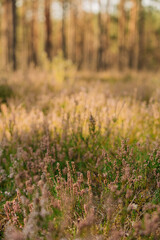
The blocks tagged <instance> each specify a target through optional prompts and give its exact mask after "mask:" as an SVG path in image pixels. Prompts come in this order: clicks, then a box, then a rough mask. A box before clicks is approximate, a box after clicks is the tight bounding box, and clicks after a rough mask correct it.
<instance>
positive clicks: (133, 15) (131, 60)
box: [128, 0, 138, 69]
mask: <svg viewBox="0 0 160 240" xmlns="http://www.w3.org/2000/svg"><path fill="white" fill-rule="evenodd" d="M137 24H138V4H137V0H132V8H131V11H130V20H129V37H128V67H129V68H134V69H136V68H137V61H138V56H137V55H138V44H137V43H138V41H137V39H138V31H137Z"/></svg>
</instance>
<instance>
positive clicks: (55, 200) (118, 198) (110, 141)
mask: <svg viewBox="0 0 160 240" xmlns="http://www.w3.org/2000/svg"><path fill="white" fill-rule="evenodd" d="M67 69H68V70H67ZM0 96H1V104H0V239H5V240H40V239H41V240H42V239H43V240H53V239H55V240H56V239H57V240H60V239H61V240H62V239H63V240H69V239H74V240H76V239H77V240H84V239H85V240H92V239H93V240H94V239H95V240H103V239H109V240H119V239H123V240H131V239H132V240H141V239H146V240H147V239H148V240H149V239H150V240H151V239H152V240H158V239H160V75H159V73H155V74H154V73H151V74H150V73H148V72H142V73H139V74H138V73H134V72H133V73H128V72H126V73H123V74H121V73H118V72H110V73H92V74H91V73H87V72H84V73H81V74H80V73H76V72H75V69H74V67H72V66H67V67H66V66H64V65H63V64H59V63H57V65H56V67H55V70H54V71H53V72H52V71H49V70H45V71H43V72H42V71H41V70H40V69H38V68H37V69H31V70H28V69H27V70H26V71H17V72H16V73H12V72H6V71H5V72H1V74H0Z"/></svg>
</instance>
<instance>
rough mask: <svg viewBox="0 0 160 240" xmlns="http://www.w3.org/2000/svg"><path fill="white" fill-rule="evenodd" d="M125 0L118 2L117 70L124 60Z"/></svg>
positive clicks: (121, 67) (121, 66) (122, 66)
mask: <svg viewBox="0 0 160 240" xmlns="http://www.w3.org/2000/svg"><path fill="white" fill-rule="evenodd" d="M124 5H125V0H120V3H119V26H118V66H119V70H123V68H124V62H125V24H126V17H125V8H124Z"/></svg>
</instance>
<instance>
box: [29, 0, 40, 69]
mask: <svg viewBox="0 0 160 240" xmlns="http://www.w3.org/2000/svg"><path fill="white" fill-rule="evenodd" d="M37 21H38V1H37V0H32V21H31V43H30V44H31V57H30V58H31V59H30V61H31V62H33V63H34V65H35V66H37V65H38V25H37Z"/></svg>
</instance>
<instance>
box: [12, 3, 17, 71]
mask: <svg viewBox="0 0 160 240" xmlns="http://www.w3.org/2000/svg"><path fill="white" fill-rule="evenodd" d="M12 24H13V25H12V28H13V29H12V61H13V70H14V71H15V70H16V69H17V59H16V46H17V33H16V27H17V26H16V24H17V15H16V0H12Z"/></svg>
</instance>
